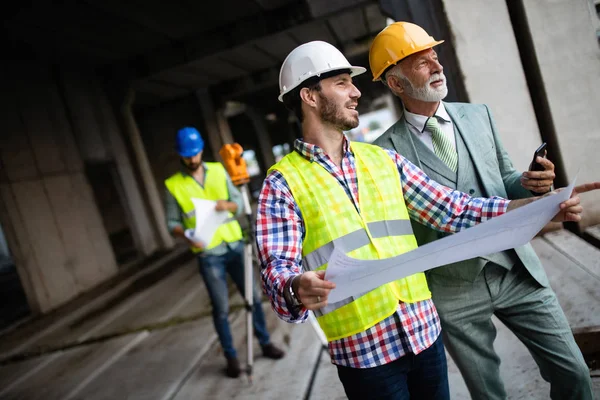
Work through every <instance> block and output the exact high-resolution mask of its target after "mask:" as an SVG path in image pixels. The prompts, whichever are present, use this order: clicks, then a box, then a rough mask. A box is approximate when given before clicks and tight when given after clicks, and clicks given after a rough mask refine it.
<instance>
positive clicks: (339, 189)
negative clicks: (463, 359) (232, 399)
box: [255, 41, 600, 400]
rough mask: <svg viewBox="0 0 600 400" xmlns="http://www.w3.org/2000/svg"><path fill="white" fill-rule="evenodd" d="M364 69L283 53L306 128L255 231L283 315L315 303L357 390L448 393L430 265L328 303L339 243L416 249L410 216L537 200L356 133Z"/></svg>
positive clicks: (439, 217) (460, 220)
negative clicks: (432, 172)
mask: <svg viewBox="0 0 600 400" xmlns="http://www.w3.org/2000/svg"><path fill="white" fill-rule="evenodd" d="M363 72H365V69H364V68H362V67H355V66H352V65H350V63H349V62H348V60H346V58H345V57H344V56H343V54H342V53H341V52H340V51H339V50H338V49H336V48H335V47H334V46H332V45H331V44H329V43H326V42H321V41H314V42H309V43H306V44H303V45H301V46H299V47H297V48H295V49H294V50H293V51H292V52H291V53H290V54H289V55H288V56H287V57H286V59H285V61H284V62H283V65H282V67H281V71H280V75H279V87H280V95H279V100H280V101H282V102H283V103H284V104H285V105H286V106H287V107H288V108H289V109H291V110H293V111H294V113H295V114H296V116H297V117H298V118H299V120H300V121H301V122H302V135H303V138H302V140H300V139H298V140H296V142H295V143H294V150H295V151H293V152H291V153H290V154H288V155H287V156H285V157H284V158H283V159H282V160H281V161H279V162H278V163H277V164H276V165H274V166H273V167H272V168H271V169H270V170H269V172H268V174H267V177H266V179H265V181H264V184H263V188H262V190H261V193H260V197H259V201H258V209H257V217H256V228H255V231H256V244H257V248H258V251H259V258H260V262H261V265H262V277H263V283H264V287H265V290H266V293H267V295H268V296H269V298H270V300H271V304H272V307H273V309H274V310H275V312H276V313H277V314H278V315H279V317H280V318H282V319H283V320H285V321H287V322H291V323H300V322H304V321H305V320H307V318H308V313H309V311H313V312H314V313H315V315H316V316H317V321H318V323H319V326H320V327H321V329H322V330H323V333H324V334H325V336H326V337H327V341H328V347H329V353H330V356H331V361H332V363H334V364H335V365H336V367H337V369H338V375H339V378H340V380H341V382H342V384H343V385H344V390H345V392H346V395H347V396H348V398H350V399H360V400H365V399H408V398H409V397H410V398H411V399H427V400H436V399H448V398H449V391H448V375H447V366H446V358H445V352H444V347H443V344H442V341H441V339H440V335H439V334H440V324H439V318H438V316H437V312H436V309H435V306H434V304H433V302H432V301H431V294H430V292H429V289H428V287H427V282H426V280H425V276H424V274H423V273H418V274H415V275H411V276H409V277H406V278H403V279H399V280H397V281H393V282H390V283H388V284H385V285H382V286H380V287H378V288H377V289H374V290H372V291H370V292H367V293H363V294H360V295H358V296H355V297H349V298H347V299H345V300H343V301H341V302H336V303H333V304H329V303H328V295H329V293H330V291H331V290H332V288H333V286H334V285H333V283H332V282H329V281H327V280H325V270H326V268H327V264H328V260H329V258H330V256H331V253H332V251H333V249H334V248H336V249H341V250H343V251H344V252H345V253H347V254H349V255H350V256H352V257H355V258H358V259H365V260H367V259H380V258H387V257H393V256H397V255H399V254H401V253H405V252H408V251H410V250H412V249H414V248H416V246H417V243H416V241H415V238H414V235H413V233H412V229H411V225H410V222H409V220H410V219H414V220H416V221H419V222H421V223H424V224H427V225H428V226H431V227H433V228H435V229H439V230H443V231H448V232H455V231H458V230H461V229H464V228H467V227H470V226H473V225H475V224H477V223H479V222H481V221H484V220H487V219H488V218H492V217H494V216H497V215H501V214H503V213H505V212H506V211H507V209H508V210H509V209H511V208H515V207H518V206H520V205H523V204H525V203H527V202H530V200H529V199H527V200H515V201H508V200H504V199H500V198H498V197H496V198H490V199H484V198H472V197H470V196H468V195H467V194H464V193H460V192H457V191H453V190H451V189H449V188H447V187H445V186H442V185H440V184H438V183H436V182H434V181H432V180H431V179H430V178H429V177H427V175H425V174H424V173H423V171H421V170H420V169H419V168H417V167H416V166H415V165H413V164H412V163H410V162H409V161H408V160H407V159H406V158H404V157H402V156H401V155H399V154H398V153H396V152H394V151H390V150H384V149H381V148H379V147H377V146H373V145H370V144H366V143H356V142H353V143H350V142H349V141H348V139H347V138H346V136H345V135H344V131H348V130H350V129H352V128H355V127H356V126H358V112H357V111H356V108H357V105H358V100H359V98H360V96H361V93H360V91H359V90H358V89H357V88H356V86H355V85H354V84H353V81H352V77H353V76H356V75H358V74H361V73H363ZM597 186H598V188H600V183H598V185H597ZM578 201H579V200H578V198H577V197H574V198H572V199H570V200H569V201H567V202H566V203H565V204H564V207H567V208H568V210H569V211H568V212H567V214H564V212H565V211H567V210H566V209H565V210H563V213H562V215H561V216H560V217H559V218H560V219H563V218H564V217H565V216H566V217H567V218H569V219H571V218H572V219H575V220H578V219H579V216H578V215H577V214H578V213H579V212H580V206H578V205H577V204H578ZM570 212H573V213H574V214H571V213H570Z"/></svg>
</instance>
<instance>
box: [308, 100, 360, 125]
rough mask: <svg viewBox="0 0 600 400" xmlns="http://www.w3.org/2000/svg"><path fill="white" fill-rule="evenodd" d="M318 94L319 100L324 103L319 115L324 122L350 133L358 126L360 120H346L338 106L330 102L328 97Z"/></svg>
mask: <svg viewBox="0 0 600 400" xmlns="http://www.w3.org/2000/svg"><path fill="white" fill-rule="evenodd" d="M318 93H319V98H320V99H321V102H322V106H321V109H320V110H319V113H320V116H321V120H322V121H323V122H327V123H329V124H331V125H333V126H335V127H336V128H338V129H339V130H341V131H349V130H351V129H354V128H356V127H357V126H358V122H359V121H358V118H356V119H349V118H344V116H343V115H342V112H341V111H340V109H339V106H338V105H337V104H335V103H334V102H333V101H331V100H329V99H328V98H327V97H325V96H323V95H322V94H321V92H318Z"/></svg>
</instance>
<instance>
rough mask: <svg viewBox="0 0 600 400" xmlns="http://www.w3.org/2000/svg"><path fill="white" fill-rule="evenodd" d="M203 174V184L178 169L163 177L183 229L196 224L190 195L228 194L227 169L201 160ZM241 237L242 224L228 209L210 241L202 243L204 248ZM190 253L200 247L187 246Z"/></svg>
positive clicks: (219, 197) (214, 197) (221, 197)
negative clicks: (180, 214) (176, 171)
mask: <svg viewBox="0 0 600 400" xmlns="http://www.w3.org/2000/svg"><path fill="white" fill-rule="evenodd" d="M205 165H206V176H205V178H204V187H202V186H201V185H200V184H199V183H198V182H197V181H196V180H195V179H194V178H193V177H191V176H190V175H186V174H183V173H181V172H178V173H176V174H174V175H173V176H171V177H170V178H168V179H167V180H166V181H165V185H166V187H167V189H168V190H169V192H170V193H171V194H172V195H173V197H174V198H175V200H177V203H178V204H179V207H180V208H181V211H182V214H183V225H184V227H185V228H186V229H193V228H195V226H196V210H195V209H194V203H193V202H192V201H191V199H192V198H199V199H206V200H215V201H216V200H224V199H228V198H229V191H228V189H227V173H226V172H225V168H224V167H223V166H222V165H221V164H220V163H205ZM242 238H243V234H242V228H241V227H240V224H239V223H238V222H237V220H236V219H235V218H234V217H233V214H231V213H229V218H228V219H227V220H225V222H223V224H221V226H220V227H219V228H218V229H217V231H216V232H215V235H214V236H213V238H212V240H211V242H210V243H209V244H208V246H206V250H209V249H212V248H214V247H216V246H218V245H219V244H221V243H222V242H223V241H225V242H228V243H233V242H237V241H238V240H241V239H242ZM191 250H192V251H193V252H194V253H198V252H200V251H202V250H199V249H197V248H191Z"/></svg>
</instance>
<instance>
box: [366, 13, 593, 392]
mask: <svg viewBox="0 0 600 400" xmlns="http://www.w3.org/2000/svg"><path fill="white" fill-rule="evenodd" d="M442 42H443V41H436V40H435V39H434V38H433V37H431V36H429V34H427V32H425V30H423V29H422V28H421V27H419V26H417V25H414V24H411V23H408V22H396V23H393V24H391V25H389V26H388V27H386V28H385V29H384V30H383V31H381V32H380V33H379V34H378V35H377V37H376V38H375V40H374V41H373V43H372V45H371V48H370V52H369V61H370V67H371V72H372V74H373V80H374V81H378V80H380V81H382V82H383V83H384V84H385V85H386V86H387V87H388V88H389V90H390V91H391V92H392V93H393V94H394V95H396V96H398V97H399V98H400V99H401V100H402V104H403V107H404V112H403V115H402V117H401V118H400V120H399V121H398V122H397V123H396V124H394V125H393V126H392V127H391V128H390V129H388V130H387V131H386V132H385V133H384V134H383V135H382V136H380V137H379V138H378V139H376V140H375V142H374V143H375V144H377V145H380V146H382V147H384V148H388V149H393V150H395V151H397V152H398V153H400V154H402V155H403V156H404V157H406V158H407V159H408V160H410V161H411V162H412V163H414V164H415V165H416V166H418V167H419V168H421V169H423V171H425V173H427V175H428V176H429V177H431V178H432V179H435V180H436V181H438V182H440V183H442V184H443V185H445V186H447V187H449V188H452V189H456V190H459V191H462V192H466V193H469V194H470V195H472V196H478V197H479V196H482V197H489V196H499V197H503V198H508V199H520V198H527V197H531V196H532V192H533V193H535V194H543V193H546V192H549V191H550V190H551V186H552V183H553V180H554V165H553V164H552V163H551V162H550V161H549V160H547V159H546V158H540V157H538V160H537V161H538V162H539V164H540V165H541V166H542V167H543V168H541V169H543V170H542V171H527V172H524V173H520V172H518V171H516V170H515V169H514V167H513V165H512V163H511V161H510V158H509V157H508V154H507V153H506V151H505V150H504V148H503V146H502V143H501V141H500V138H499V136H498V133H497V132H496V128H495V125H494V122H493V119H492V117H491V113H490V110H489V109H488V107H487V106H485V105H476V104H461V103H446V102H443V101H442V99H444V97H445V96H446V94H447V93H448V90H447V87H446V78H445V76H444V72H443V70H444V69H443V67H442V65H441V64H440V62H439V60H438V57H437V54H436V52H435V50H434V47H435V46H437V45H439V44H441V43H442ZM412 222H413V230H414V233H415V237H416V239H417V242H418V243H419V245H423V244H426V243H429V242H432V241H434V240H437V239H439V238H441V237H443V236H444V235H445V234H442V233H440V232H437V231H435V230H433V229H432V228H431V227H430V226H427V225H426V224H422V222H420V221H415V220H413V221H412ZM427 281H428V283H429V287H430V289H431V292H432V296H433V301H434V303H435V305H436V307H437V309H438V312H439V315H440V318H441V323H442V328H443V334H444V343H445V344H446V348H447V349H448V352H449V353H450V355H451V356H452V358H453V359H454V361H455V362H456V364H457V365H458V367H459V369H460V371H461V373H462V375H463V377H464V379H465V382H466V384H467V387H468V388H469V391H470V393H471V396H472V397H473V398H474V399H505V398H506V391H505V389H504V385H503V383H502V380H501V379H500V370H499V369H500V368H499V367H500V358H499V357H498V355H497V354H496V352H495V351H494V346H493V345H494V339H495V337H496V329H495V327H494V324H493V323H492V319H491V318H492V315H496V316H497V317H498V318H499V319H500V320H501V321H502V322H503V323H504V324H505V325H506V326H507V327H508V328H509V329H510V330H512V331H513V332H514V333H515V335H517V337H518V338H519V339H520V340H521V341H522V342H523V343H524V344H525V346H527V348H528V349H529V351H530V352H531V354H532V356H533V358H534V359H535V361H536V363H537V364H538V366H539V368H540V371H541V375H542V377H543V378H544V379H545V380H547V381H549V382H550V383H551V387H552V389H551V397H552V398H554V399H591V398H592V391H591V380H590V375H589V370H588V368H587V366H586V364H585V361H584V359H583V357H582V355H581V352H580V350H579V348H578V347H577V344H576V343H575V340H574V338H573V334H572V333H571V329H570V328H569V323H568V321H567V319H566V318H565V315H564V313H563V311H562V309H561V308H560V305H559V303H558V301H557V299H556V295H555V294H554V292H553V290H552V289H551V288H550V286H549V283H548V278H547V277H546V273H545V272H544V269H543V267H542V264H541V263H540V260H539V259H538V257H537V256H536V254H535V252H534V250H533V248H532V247H531V245H527V246H523V247H520V248H517V249H513V250H507V251H504V252H501V253H496V254H490V255H488V256H486V257H481V258H475V259H471V260H466V261H462V262H459V263H456V264H450V265H447V266H443V267H440V268H436V269H433V270H431V271H428V273H427Z"/></svg>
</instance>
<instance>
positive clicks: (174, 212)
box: [165, 127, 284, 378]
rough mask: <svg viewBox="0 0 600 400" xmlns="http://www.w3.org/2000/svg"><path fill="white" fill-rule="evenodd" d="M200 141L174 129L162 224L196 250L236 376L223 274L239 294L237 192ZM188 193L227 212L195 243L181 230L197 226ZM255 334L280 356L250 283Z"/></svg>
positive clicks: (267, 352)
mask: <svg viewBox="0 0 600 400" xmlns="http://www.w3.org/2000/svg"><path fill="white" fill-rule="evenodd" d="M203 149H204V140H203V139H202V136H201V135H200V132H198V130H197V129H196V128H193V127H184V128H181V129H180V130H179V131H178V132H177V153H178V154H179V156H180V157H181V165H182V167H183V168H182V169H181V170H180V171H179V172H177V173H175V174H174V175H172V176H171V177H170V178H168V179H167V180H166V181H165V186H166V188H167V190H166V193H165V207H166V214H167V225H168V228H169V230H170V231H171V233H172V234H173V235H174V236H176V237H181V238H184V239H185V240H186V241H188V242H189V244H190V248H191V250H192V251H193V252H194V253H196V254H197V259H198V266H199V269H200V275H201V276H202V279H203V280H204V284H205V285H206V289H207V291H208V294H209V296H210V300H211V304H212V315H213V323H214V326H215V330H216V331H217V334H218V336H219V341H220V343H221V346H222V347H223V352H224V354H225V358H226V359H227V369H226V374H227V375H228V376H230V377H232V378H236V377H238V376H239V375H240V373H241V367H240V363H239V361H238V358H237V353H236V350H235V348H234V346H233V337H232V334H231V328H230V326H229V320H228V318H229V293H228V289H227V274H229V276H230V277H231V279H232V280H233V282H234V283H235V285H236V286H237V288H238V290H239V291H240V293H242V296H244V255H243V253H244V240H243V235H242V229H241V227H240V224H239V223H238V222H237V221H236V220H235V219H234V218H233V216H234V214H235V215H240V214H241V212H242V207H243V206H242V196H241V193H240V192H239V190H238V189H237V188H236V187H235V186H234V185H233V183H232V182H231V179H230V178H229V175H228V174H227V172H226V171H225V168H224V167H223V166H222V165H221V164H220V163H218V162H203V161H202V150H203ZM192 198H199V199H206V200H213V201H215V202H216V206H215V210H216V211H228V212H229V213H230V217H231V218H230V220H229V221H226V222H225V223H224V224H223V225H221V226H220V227H219V228H218V229H217V231H216V233H215V235H214V236H213V238H212V241H211V242H210V243H208V244H202V243H196V242H193V241H191V240H190V239H188V238H187V237H186V236H185V233H184V232H185V229H193V228H195V226H196V219H195V216H194V204H193V203H192V200H191V199H192ZM253 296H254V306H253V313H252V314H253V315H252V316H253V322H254V333H255V335H256V337H257V338H258V342H259V343H260V345H261V347H262V352H263V355H264V356H265V357H268V358H272V359H280V358H282V357H283V356H284V352H283V351H282V350H280V349H279V348H277V347H276V346H275V345H273V344H272V343H271V342H270V338H269V333H268V331H267V327H266V322H265V316H264V314H263V310H262V304H261V296H260V293H259V291H258V289H257V287H256V286H254V293H253Z"/></svg>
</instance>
